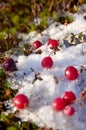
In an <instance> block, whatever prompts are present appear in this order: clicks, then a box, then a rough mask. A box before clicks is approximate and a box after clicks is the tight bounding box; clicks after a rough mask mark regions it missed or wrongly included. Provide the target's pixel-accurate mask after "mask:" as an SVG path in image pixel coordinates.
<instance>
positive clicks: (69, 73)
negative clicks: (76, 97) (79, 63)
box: [65, 66, 78, 80]
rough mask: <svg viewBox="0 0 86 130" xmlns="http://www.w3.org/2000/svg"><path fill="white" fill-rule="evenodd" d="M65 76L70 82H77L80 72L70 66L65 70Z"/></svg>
mask: <svg viewBox="0 0 86 130" xmlns="http://www.w3.org/2000/svg"><path fill="white" fill-rule="evenodd" d="M65 76H66V77H67V79H69V80H75V79H77V78H78V71H77V69H76V68H75V67H73V66H68V67H67V68H66V69H65Z"/></svg>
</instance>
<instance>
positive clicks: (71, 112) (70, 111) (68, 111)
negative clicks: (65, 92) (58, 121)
mask: <svg viewBox="0 0 86 130" xmlns="http://www.w3.org/2000/svg"><path fill="white" fill-rule="evenodd" d="M63 112H64V114H65V115H67V116H73V115H74V113H75V109H74V108H73V107H71V106H66V107H65V108H64V110H63Z"/></svg>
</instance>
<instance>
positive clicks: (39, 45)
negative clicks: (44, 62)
mask: <svg viewBox="0 0 86 130" xmlns="http://www.w3.org/2000/svg"><path fill="white" fill-rule="evenodd" d="M41 46H42V43H41V42H40V41H38V40H37V41H35V42H34V43H33V47H34V49H35V50H36V49H38V48H39V47H41Z"/></svg>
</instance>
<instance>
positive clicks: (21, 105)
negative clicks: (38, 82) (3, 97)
mask: <svg viewBox="0 0 86 130" xmlns="http://www.w3.org/2000/svg"><path fill="white" fill-rule="evenodd" d="M28 105H29V100H28V98H27V96H25V95H24V94H18V95H16V96H15V97H14V106H16V108H18V109H25V108H26V107H27V106H28Z"/></svg>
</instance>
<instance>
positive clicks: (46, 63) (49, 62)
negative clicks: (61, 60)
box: [41, 56, 53, 69]
mask: <svg viewBox="0 0 86 130" xmlns="http://www.w3.org/2000/svg"><path fill="white" fill-rule="evenodd" d="M41 65H42V67H43V68H47V69H50V68H51V67H52V66H53V60H52V58H51V57H50V56H47V57H44V58H43V60H42V61H41Z"/></svg>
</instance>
